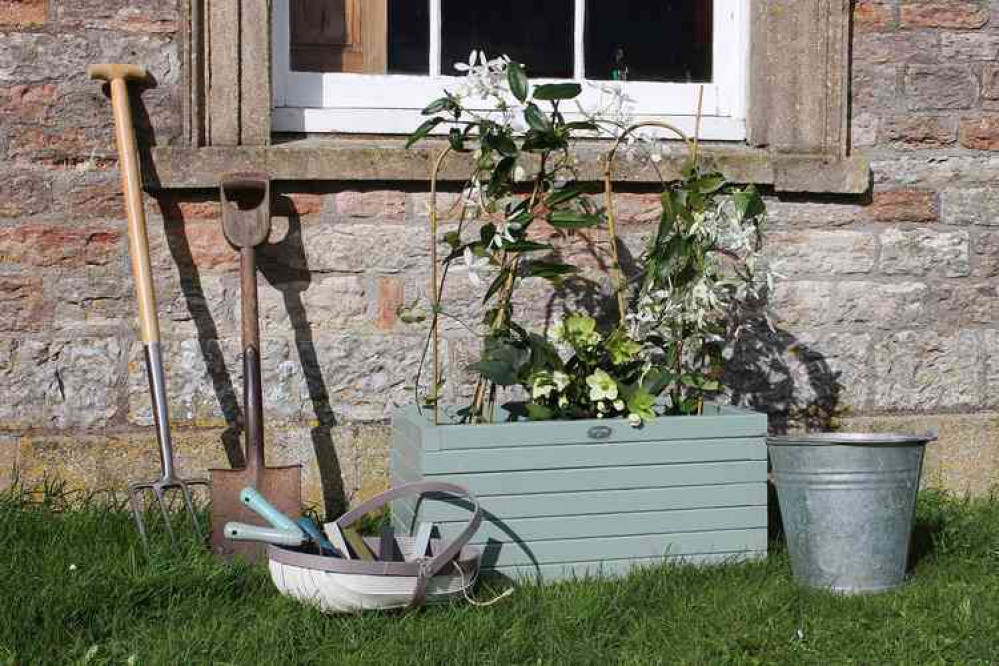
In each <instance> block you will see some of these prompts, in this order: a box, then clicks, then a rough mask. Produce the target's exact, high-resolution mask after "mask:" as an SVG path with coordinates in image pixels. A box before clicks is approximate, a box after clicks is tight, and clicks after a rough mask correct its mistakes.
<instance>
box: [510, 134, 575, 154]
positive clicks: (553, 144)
mask: <svg viewBox="0 0 999 666" xmlns="http://www.w3.org/2000/svg"><path fill="white" fill-rule="evenodd" d="M565 145H567V144H566V142H565V139H562V138H560V137H559V136H558V135H557V134H556V133H555V132H554V131H548V132H539V131H538V130H533V129H529V130H527V132H526V133H525V134H524V143H523V145H521V149H522V150H526V151H528V152H543V151H546V150H558V149H559V148H562V147H564V146H565Z"/></svg>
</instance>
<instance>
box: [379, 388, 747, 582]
mask: <svg viewBox="0 0 999 666" xmlns="http://www.w3.org/2000/svg"><path fill="white" fill-rule="evenodd" d="M393 429H394V434H393V450H392V454H391V465H390V466H391V478H392V483H393V485H398V484H399V483H406V482H410V481H413V480H416V479H417V478H423V479H427V480H431V479H436V480H448V481H452V482H454V483H458V484H461V485H464V486H466V487H467V488H468V489H469V490H470V491H471V492H473V493H474V494H475V495H476V496H477V497H478V498H479V501H480V503H481V505H482V508H483V511H484V523H483V526H482V528H481V529H480V530H479V532H478V533H477V534H476V536H475V537H474V539H473V543H478V544H481V545H482V546H483V547H484V549H485V551H486V555H485V557H484V560H483V564H484V566H486V567H487V568H492V569H495V570H498V571H502V572H512V573H515V574H517V575H520V574H525V573H526V574H528V575H540V576H541V578H542V579H543V580H550V579H556V578H561V577H565V576H568V575H574V574H576V573H579V572H583V571H594V570H595V568H599V567H600V565H601V564H602V563H603V564H607V565H608V566H607V568H606V569H604V570H603V571H604V573H619V572H622V571H624V570H626V569H627V568H629V567H630V566H633V565H639V564H648V563H651V562H657V561H662V560H663V558H664V557H676V556H683V557H690V558H691V559H693V560H695V561H715V560H717V559H718V558H739V559H744V558H748V557H762V556H764V555H765V554H766V545H767V526H766V522H767V507H766V502H767V492H766V474H767V463H766V444H765V436H766V417H765V416H764V415H761V414H755V413H752V412H746V411H743V410H739V409H736V408H713V409H712V410H711V414H710V415H708V416H695V417H677V418H672V417H666V418H660V419H657V420H656V421H655V422H653V423H651V424H648V425H647V426H646V427H644V428H641V429H635V428H631V427H630V426H629V425H628V424H627V423H626V422H625V421H622V420H613V421H603V420H588V421H572V422H546V423H507V424H495V425H486V426H460V425H458V426H455V425H445V426H433V425H431V424H430V422H429V421H428V419H427V418H425V416H421V415H419V414H417V413H416V410H415V409H412V408H410V409H408V410H401V411H400V412H399V413H397V414H396V416H395V418H394V419H393ZM467 516H468V512H467V505H466V504H464V503H462V502H457V503H451V502H447V501H442V500H439V499H434V498H424V501H422V502H419V503H417V502H416V501H415V499H412V498H407V499H406V500H402V501H399V502H395V503H394V504H393V522H394V524H395V525H396V527H397V529H400V530H401V531H404V532H409V531H412V529H413V528H414V526H415V524H416V523H417V522H423V521H432V522H434V523H436V524H437V525H438V527H439V528H440V530H441V531H442V532H443V534H444V535H445V536H453V534H455V533H457V531H458V530H460V529H461V528H462V526H463V525H464V524H465V521H466V519H467Z"/></svg>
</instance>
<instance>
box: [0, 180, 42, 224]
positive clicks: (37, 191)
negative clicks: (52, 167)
mask: <svg viewBox="0 0 999 666" xmlns="http://www.w3.org/2000/svg"><path fill="white" fill-rule="evenodd" d="M51 205H52V178H51V174H50V173H48V172H39V171H37V170H34V169H17V170H14V171H13V172H10V171H7V172H4V173H0V218H4V217H27V216H30V215H37V214H39V213H43V212H45V211H46V210H48V209H49V207H50V206H51Z"/></svg>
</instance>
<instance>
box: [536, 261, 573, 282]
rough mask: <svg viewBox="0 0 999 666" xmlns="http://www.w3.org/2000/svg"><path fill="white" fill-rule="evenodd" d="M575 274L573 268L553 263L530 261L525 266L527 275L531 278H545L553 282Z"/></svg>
mask: <svg viewBox="0 0 999 666" xmlns="http://www.w3.org/2000/svg"><path fill="white" fill-rule="evenodd" d="M575 272H576V267H575V266H570V265H569V264H560V263H556V262H553V261H532V262H531V263H530V264H528V265H527V274H528V275H530V276H531V277H540V278H545V279H546V280H553V279H555V278H560V277H562V276H564V275H569V274H570V273H575Z"/></svg>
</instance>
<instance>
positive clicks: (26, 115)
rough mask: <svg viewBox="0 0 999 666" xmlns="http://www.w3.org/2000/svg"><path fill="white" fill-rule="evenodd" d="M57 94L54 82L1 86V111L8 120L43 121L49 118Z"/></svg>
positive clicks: (20, 121)
mask: <svg viewBox="0 0 999 666" xmlns="http://www.w3.org/2000/svg"><path fill="white" fill-rule="evenodd" d="M56 94H57V89H56V86H55V84H52V83H43V84H38V85H17V86H10V87H7V88H0V111H3V113H4V116H5V117H6V119H7V122H11V123H14V122H18V123H41V122H44V121H45V120H47V119H48V117H49V114H50V112H51V109H52V107H53V106H54V104H55V102H56Z"/></svg>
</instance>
